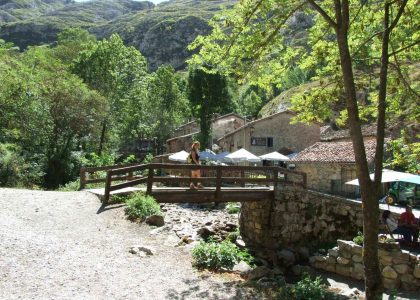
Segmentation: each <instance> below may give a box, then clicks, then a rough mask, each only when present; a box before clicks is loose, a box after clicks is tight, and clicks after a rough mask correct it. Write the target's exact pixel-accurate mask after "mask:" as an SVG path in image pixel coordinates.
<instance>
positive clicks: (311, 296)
mask: <svg viewBox="0 0 420 300" xmlns="http://www.w3.org/2000/svg"><path fill="white" fill-rule="evenodd" d="M276 299H278V300H280V299H290V300H321V299H336V297H334V295H333V294H332V293H330V292H328V291H327V290H325V289H324V287H323V286H322V283H321V278H320V277H317V278H315V279H311V277H310V276H309V275H308V274H304V276H303V279H302V280H300V281H299V282H297V283H296V284H295V285H293V286H291V285H285V286H282V287H280V288H279V289H278V292H277V293H276Z"/></svg>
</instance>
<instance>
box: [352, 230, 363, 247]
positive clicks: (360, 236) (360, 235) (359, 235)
mask: <svg viewBox="0 0 420 300" xmlns="http://www.w3.org/2000/svg"><path fill="white" fill-rule="evenodd" d="M353 242H355V243H356V244H357V245H359V246H363V233H361V232H360V231H359V232H358V233H357V235H356V236H355V237H354V238H353Z"/></svg>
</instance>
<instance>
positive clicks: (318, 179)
mask: <svg viewBox="0 0 420 300" xmlns="http://www.w3.org/2000/svg"><path fill="white" fill-rule="evenodd" d="M375 147H376V141H375V140H372V139H370V140H365V149H366V157H367V159H368V162H369V164H370V167H372V163H373V160H374V156H375ZM291 165H294V167H295V170H296V171H300V172H305V173H306V174H307V185H308V188H309V189H313V190H317V191H321V192H325V193H329V194H335V195H342V196H347V197H355V196H357V194H358V187H357V186H352V185H346V184H345V183H346V182H347V181H350V180H353V179H355V178H357V174H356V160H355V156H354V151H353V145H352V142H349V141H334V142H318V143H315V144H314V145H312V146H310V147H308V148H306V149H305V150H303V151H301V152H300V153H298V154H297V155H296V156H295V157H293V158H292V159H291V160H290V164H289V166H291Z"/></svg>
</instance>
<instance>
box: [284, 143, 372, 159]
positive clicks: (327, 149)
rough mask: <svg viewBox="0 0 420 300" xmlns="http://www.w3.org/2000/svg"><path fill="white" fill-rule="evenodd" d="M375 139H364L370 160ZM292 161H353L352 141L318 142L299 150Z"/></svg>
mask: <svg viewBox="0 0 420 300" xmlns="http://www.w3.org/2000/svg"><path fill="white" fill-rule="evenodd" d="M375 146H376V141H374V140H371V141H365V149H366V156H367V159H368V161H369V162H370V161H372V160H373V158H374V156H375ZM291 161H292V162H314V163H331V162H337V163H355V158H354V152H353V145H352V142H318V143H316V144H313V145H312V146H310V147H308V148H306V149H304V150H303V151H301V152H299V153H298V154H297V155H296V156H295V157H293V159H291Z"/></svg>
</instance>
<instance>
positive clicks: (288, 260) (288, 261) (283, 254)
mask: <svg viewBox="0 0 420 300" xmlns="http://www.w3.org/2000/svg"><path fill="white" fill-rule="evenodd" d="M277 258H278V262H279V263H280V264H283V265H284V266H286V267H287V266H291V265H293V264H294V263H295V261H296V258H295V254H294V253H293V252H292V251H289V250H285V249H283V250H281V251H279V252H277Z"/></svg>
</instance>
